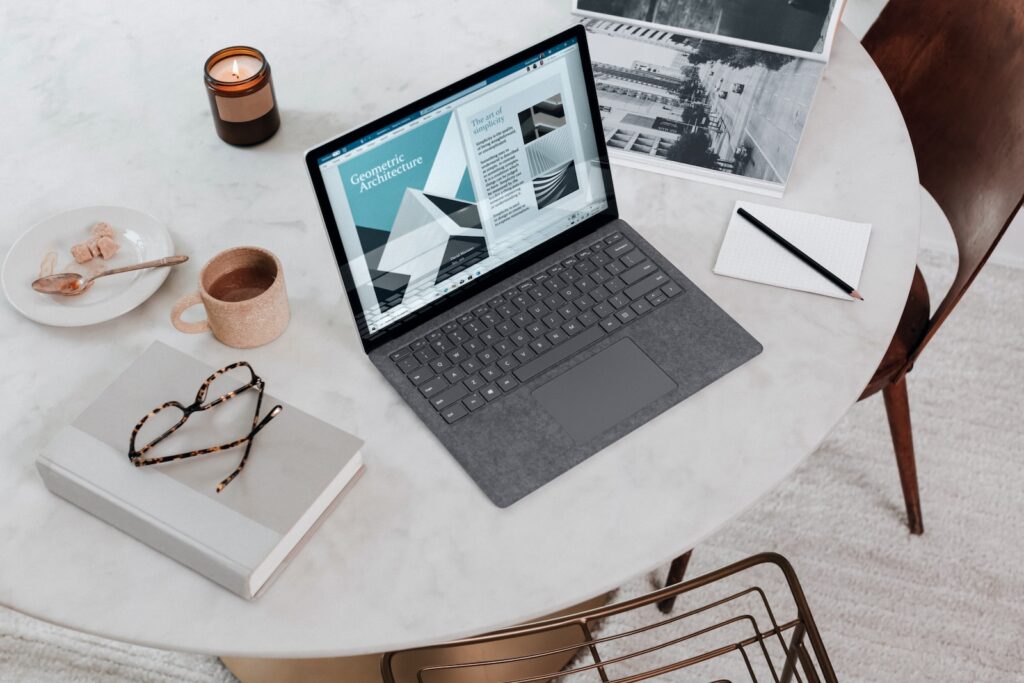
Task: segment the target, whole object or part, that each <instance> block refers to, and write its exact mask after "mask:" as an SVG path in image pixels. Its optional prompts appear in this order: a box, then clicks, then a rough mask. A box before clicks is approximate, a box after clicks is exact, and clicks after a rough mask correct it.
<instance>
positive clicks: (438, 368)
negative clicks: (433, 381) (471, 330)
mask: <svg viewBox="0 0 1024 683" xmlns="http://www.w3.org/2000/svg"><path fill="white" fill-rule="evenodd" d="M427 365H429V366H430V367H432V368H434V372H443V371H445V370H447V369H448V368H450V367H451V366H452V364H451V363H449V362H448V359H447V358H441V357H440V356H438V357H437V358H435V359H433V360H432V361H430V362H429V363H427Z"/></svg>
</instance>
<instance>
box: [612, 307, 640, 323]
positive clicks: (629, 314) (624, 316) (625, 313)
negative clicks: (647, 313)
mask: <svg viewBox="0 0 1024 683" xmlns="http://www.w3.org/2000/svg"><path fill="white" fill-rule="evenodd" d="M615 317H616V318H618V319H619V320H621V321H622V322H624V323H628V322H629V321H630V320H632V319H633V318H635V317H636V313H634V312H633V311H632V310H630V309H628V308H623V309H622V310H621V311H619V312H618V313H616V314H615Z"/></svg>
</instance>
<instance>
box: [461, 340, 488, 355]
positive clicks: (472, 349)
mask: <svg viewBox="0 0 1024 683" xmlns="http://www.w3.org/2000/svg"><path fill="white" fill-rule="evenodd" d="M462 348H464V349H466V351H467V353H480V352H481V351H483V350H484V349H485V348H486V347H485V346H484V343H483V342H482V341H480V340H479V339H470V340H469V341H468V342H466V343H465V344H463V345H462Z"/></svg>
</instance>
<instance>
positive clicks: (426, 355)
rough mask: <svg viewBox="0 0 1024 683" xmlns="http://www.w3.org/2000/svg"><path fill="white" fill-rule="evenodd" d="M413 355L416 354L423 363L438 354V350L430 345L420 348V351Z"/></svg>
mask: <svg viewBox="0 0 1024 683" xmlns="http://www.w3.org/2000/svg"><path fill="white" fill-rule="evenodd" d="M412 355H413V356H415V357H416V358H417V359H418V360H419V361H420V362H421V363H426V362H427V361H429V360H430V359H431V358H434V357H435V356H437V351H435V350H434V349H433V347H430V346H428V347H427V348H425V349H420V350H419V351H417V352H416V353H414V354H412Z"/></svg>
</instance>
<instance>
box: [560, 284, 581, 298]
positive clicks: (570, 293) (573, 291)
mask: <svg viewBox="0 0 1024 683" xmlns="http://www.w3.org/2000/svg"><path fill="white" fill-rule="evenodd" d="M558 293H559V294H561V295H562V298H563V299H565V300H566V301H572V300H573V299H575V298H576V297H578V296H579V295H580V294H582V293H583V292H581V291H580V290H579V289H577V288H575V287H566V288H564V289H560V290H558Z"/></svg>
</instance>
